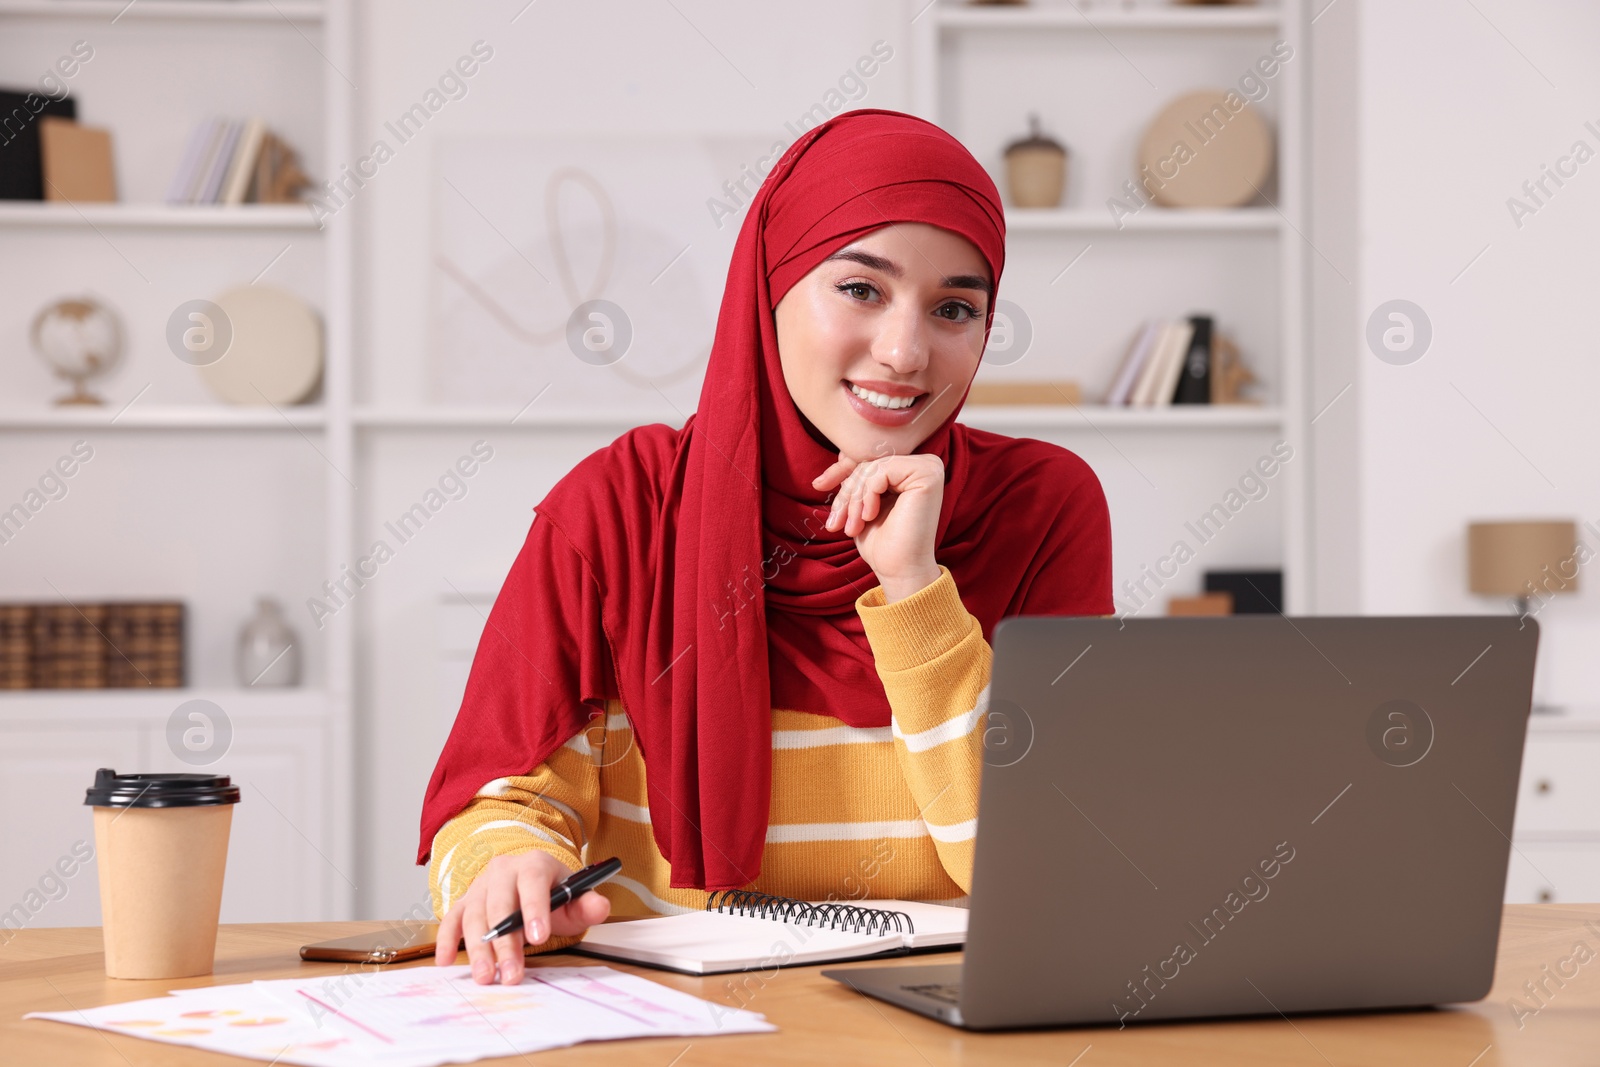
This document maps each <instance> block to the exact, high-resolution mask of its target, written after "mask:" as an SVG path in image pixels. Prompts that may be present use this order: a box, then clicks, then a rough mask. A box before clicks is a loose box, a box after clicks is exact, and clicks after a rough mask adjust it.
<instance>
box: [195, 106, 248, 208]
mask: <svg viewBox="0 0 1600 1067" xmlns="http://www.w3.org/2000/svg"><path fill="white" fill-rule="evenodd" d="M243 129H244V123H242V122H232V121H230V122H229V123H228V124H227V125H226V126H225V127H224V128H223V131H222V141H221V143H220V144H219V145H218V147H217V154H216V155H215V156H213V157H212V158H211V166H210V168H209V169H208V170H207V171H206V180H205V182H204V184H202V185H201V186H200V195H199V196H198V197H196V200H197V201H198V202H199V203H202V204H215V203H216V202H217V197H218V196H219V195H220V194H221V193H222V179H224V178H226V177H227V176H228V168H229V167H230V166H232V164H233V150H234V148H235V147H237V146H238V144H239V133H240V131H241V130H243Z"/></svg>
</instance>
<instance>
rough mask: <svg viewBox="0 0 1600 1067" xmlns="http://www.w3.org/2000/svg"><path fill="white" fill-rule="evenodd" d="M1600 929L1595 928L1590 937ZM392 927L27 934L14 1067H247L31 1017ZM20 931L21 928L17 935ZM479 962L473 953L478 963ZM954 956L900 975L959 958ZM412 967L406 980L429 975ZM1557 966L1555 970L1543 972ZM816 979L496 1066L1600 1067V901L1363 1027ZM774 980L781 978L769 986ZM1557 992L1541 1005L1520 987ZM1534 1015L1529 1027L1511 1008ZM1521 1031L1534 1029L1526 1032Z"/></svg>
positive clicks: (17, 980) (788, 975) (5, 1013)
mask: <svg viewBox="0 0 1600 1067" xmlns="http://www.w3.org/2000/svg"><path fill="white" fill-rule="evenodd" d="M1585 922H1588V923H1592V924H1593V925H1592V926H1585V925H1584V923H1585ZM383 925H384V924H382V923H373V922H347V923H274V924H266V925H241V926H224V927H223V928H222V931H221V934H220V936H219V937H218V939H217V967H216V973H215V974H213V975H210V976H208V977H205V978H188V979H182V980H179V981H175V982H161V981H151V982H134V981H114V980H111V979H107V978H106V977H105V973H104V963H103V960H102V957H101V943H100V931H99V930H98V929H95V928H79V929H59V930H23V931H21V932H20V933H17V934H16V935H15V936H14V937H13V938H12V940H11V941H10V942H9V943H6V944H4V945H3V946H0V1063H4V1064H26V1065H29V1067H32V1065H35V1064H38V1065H45V1064H48V1065H52V1067H54V1065H78V1064H96V1065H105V1067H144V1065H147V1064H162V1065H166V1064H177V1065H183V1064H204V1063H219V1062H231V1063H249V1062H254V1061H247V1060H236V1059H234V1058H233V1057H228V1056H220V1055H216V1054H213V1053H208V1052H200V1051H197V1050H194V1049H186V1048H180V1047H177V1046H174V1045H164V1044H159V1043H156V1042H153V1041H141V1040H137V1039H134V1038H126V1037H121V1036H117V1035H112V1034H103V1033H99V1032H96V1031H93V1030H89V1029H86V1028H83V1027H77V1026H68V1025H64V1024H62V1023H56V1022H44V1021H41V1020H26V1021H25V1020H23V1018H22V1015H23V1013H24V1012H28V1011H62V1010H65V1009H69V1008H86V1007H90V1006H92V1005H99V1004H110V1003H116V1002H119V1001H125V1000H137V999H141V998H144V997H151V996H158V995H160V994H162V993H164V992H165V991H166V990H168V989H172V988H178V987H180V986H204V985H213V984H221V983H230V982H244V981H249V980H251V979H255V978H291V977H314V976H318V975H324V974H336V973H338V972H339V971H340V970H341V969H342V966H341V965H339V964H328V963H303V962H301V961H300V959H299V957H298V954H297V953H298V949H299V946H300V945H302V944H304V943H306V942H309V941H323V940H327V939H329V938H334V937H344V936H348V935H351V934H356V933H362V932H365V931H368V930H374V929H378V928H380V927H382V926H383ZM8 932H9V931H8ZM1580 942H1581V943H1583V944H1584V945H1586V946H1587V952H1585V953H1583V955H1585V957H1586V959H1587V962H1585V963H1582V964H1578V963H1577V962H1576V961H1572V962H1568V963H1567V964H1565V969H1566V970H1567V972H1568V973H1569V974H1572V972H1573V969H1574V968H1576V973H1575V974H1572V976H1571V977H1567V978H1564V979H1562V981H1564V982H1565V985H1564V986H1559V987H1558V986H1557V985H1556V982H1555V980H1554V979H1550V978H1547V977H1546V975H1547V974H1551V973H1554V972H1555V971H1556V970H1557V968H1558V967H1560V966H1561V965H1562V964H1561V961H1562V960H1569V961H1571V960H1572V957H1573V949H1574V946H1576V945H1578V944H1579V943H1580ZM464 958H465V957H463V959H464ZM955 958H956V956H955V955H954V954H950V955H945V956H936V957H933V956H925V957H917V958H913V959H910V960H902V961H900V962H902V963H905V962H916V963H925V962H929V961H930V960H944V959H950V960H954V959H955ZM545 962H546V963H547V964H548V965H551V966H558V967H559V966H575V965H577V966H582V965H592V964H594V963H596V962H600V961H596V960H593V959H587V958H585V957H581V956H573V955H565V954H564V955H557V956H549V957H546V958H545ZM428 965H429V964H427V963H425V962H424V963H412V964H406V965H404V966H428ZM612 966H616V967H618V968H619V969H621V970H630V971H633V972H634V973H637V974H642V975H645V976H646V977H648V978H651V979H653V980H654V981H657V982H662V983H664V984H666V985H670V986H673V987H675V988H677V989H681V990H683V991H685V992H688V993H693V994H694V995H696V996H700V997H705V998H708V999H718V1000H724V1001H725V1002H727V1003H730V1004H734V1003H737V1002H736V1001H733V1000H732V999H730V997H729V994H728V989H729V986H730V982H737V981H741V979H740V977H739V976H731V975H721V976H716V977H711V978H690V977H686V976H683V975H675V974H669V973H666V972H664V971H652V970H648V969H644V968H630V967H627V966H625V965H621V964H613V965H612ZM1547 967H1548V968H1549V971H1546V970H1545V968H1547ZM817 972H818V968H816V967H801V968H793V969H788V970H783V971H780V972H778V973H777V975H776V976H775V977H773V978H772V979H771V980H769V981H761V980H760V978H759V977H756V978H752V979H750V982H749V987H750V992H749V993H747V994H746V995H745V1003H746V1006H748V1007H749V1008H751V1009H752V1010H755V1011H759V1012H762V1013H764V1014H765V1015H766V1016H767V1018H768V1019H770V1020H771V1021H772V1022H773V1023H775V1024H777V1026H778V1027H779V1028H780V1030H779V1032H778V1033H775V1034H750V1035H735V1036H729V1037H712V1038H692V1039H690V1038H678V1039H666V1040H656V1039H651V1040H641V1041H622V1042H609V1043H599V1044H589V1045H579V1046H577V1047H574V1048H570V1049H560V1050H557V1051H553V1052H541V1053H536V1054H531V1055H528V1056H522V1057H507V1058H504V1059H496V1060H483V1061H480V1062H483V1063H496V1064H515V1063H529V1062H535V1061H537V1062H540V1063H552V1064H554V1063H572V1064H589V1063H606V1064H640V1065H646V1067H695V1065H697V1064H737V1065H740V1067H743V1065H745V1064H750V1063H783V1064H790V1063H792V1064H808V1065H810V1064H818V1063H826V1064H829V1065H830V1067H832V1065H839V1067H843V1065H847V1064H858V1063H871V1064H874V1065H877V1064H885V1065H893V1064H903V1065H905V1067H931V1065H936V1064H947V1063H949V1064H987V1063H994V1064H1002V1063H1003V1064H1007V1065H1013V1064H1052V1065H1057V1067H1064V1065H1069V1064H1080V1065H1081V1067H1108V1065H1113V1064H1149V1063H1183V1064H1201V1065H1204V1064H1227V1065H1230V1067H1235V1065H1252V1064H1261V1065H1266V1064H1272V1065H1277V1064H1306V1065H1308V1067H1328V1065H1337V1067H1357V1065H1363V1064H1406V1065H1408V1067H1415V1065H1429V1064H1438V1065H1440V1067H1508V1065H1512V1064H1530V1065H1538V1067H1561V1065H1564V1064H1596V1063H1600V904H1589V905H1571V904H1566V905H1563V904H1520V905H1509V906H1507V908H1506V913H1505V922H1504V925H1503V926H1502V928H1501V937H1500V956H1499V964H1498V967H1497V970H1496V974H1495V984H1494V991H1493V992H1492V993H1491V994H1490V995H1489V996H1488V997H1487V998H1486V999H1484V1000H1482V1001H1479V1002H1477V1003H1475V1004H1469V1005H1462V1006H1455V1007H1450V1008H1444V1009H1438V1010H1427V1011H1408V1012H1387V1013H1376V1014H1361V1015H1334V1016H1327V1015H1325V1016H1314V1017H1308V1016H1297V1017H1294V1018H1292V1019H1284V1018H1263V1019H1249V1020H1231V1021H1226V1022H1206V1023H1161V1024H1153V1025H1145V1026H1142V1027H1140V1026H1131V1027H1129V1028H1128V1029H1126V1030H1118V1029H1116V1028H1115V1027H1075V1028H1070V1029H1060V1030H1050V1031H1030V1032H1021V1033H996V1034H972V1033H966V1032H964V1031H961V1030H956V1029H953V1028H951V1027H948V1026H944V1025H942V1024H940V1023H936V1022H933V1021H932V1020H929V1019H924V1018H922V1017H921V1016H919V1015H914V1014H911V1013H910V1012H905V1011H901V1010H900V1009H898V1008H895V1007H892V1006H890V1005H887V1004H882V1003H880V1002H878V1001H875V1000H871V999H868V998H866V997H863V996H860V995H858V994H856V993H853V992H851V991H850V990H849V989H846V988H845V987H843V986H841V985H839V984H838V983H836V982H833V981H830V980H829V979H826V978H823V977H822V976H821V975H820V974H818V973H817ZM768 973H769V974H770V973H771V972H768ZM1529 981H1533V982H1539V981H1544V982H1545V984H1546V986H1547V988H1549V989H1550V990H1551V995H1550V996H1548V997H1544V998H1542V999H1543V1006H1542V1007H1541V1006H1540V1004H1539V1002H1537V1001H1535V1000H1533V999H1531V998H1530V997H1528V995H1527V994H1526V992H1525V990H1524V989H1523V983H1524V982H1529ZM1513 998H1517V1002H1518V1003H1520V1004H1521V1005H1523V1007H1524V1010H1525V1014H1524V1015H1523V1016H1522V1017H1521V1019H1520V1020H1519V1018H1518V1017H1517V1015H1516V1013H1515V1012H1514V1011H1513V1008H1512V1004H1511V1002H1512V999H1513ZM1519 1023H1520V1025H1519Z"/></svg>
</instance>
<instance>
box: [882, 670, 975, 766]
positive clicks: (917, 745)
mask: <svg viewBox="0 0 1600 1067" xmlns="http://www.w3.org/2000/svg"><path fill="white" fill-rule="evenodd" d="M988 710H989V687H988V686H984V687H983V691H982V692H981V693H979V694H978V702H977V705H976V706H974V707H973V709H972V710H971V711H969V712H967V713H966V714H965V715H957V716H956V717H955V718H953V719H946V720H945V721H944V722H941V723H939V724H938V725H937V726H930V727H928V729H926V730H917V731H915V732H914V733H909V734H908V733H905V732H903V731H902V730H901V729H900V721H899V720H898V719H895V720H892V721H891V724H890V725H891V728H892V729H893V730H894V736H896V737H898V738H899V739H900V740H902V741H904V742H905V745H906V749H907V750H908V751H911V752H926V751H928V749H930V748H937V747H938V746H940V745H943V744H945V743H947V742H950V741H955V740H957V739H958V738H962V737H966V736H967V735H968V734H970V733H972V731H974V730H976V729H977V728H978V721H979V720H980V719H982V718H983V716H984V713H985V712H987V711H988Z"/></svg>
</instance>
